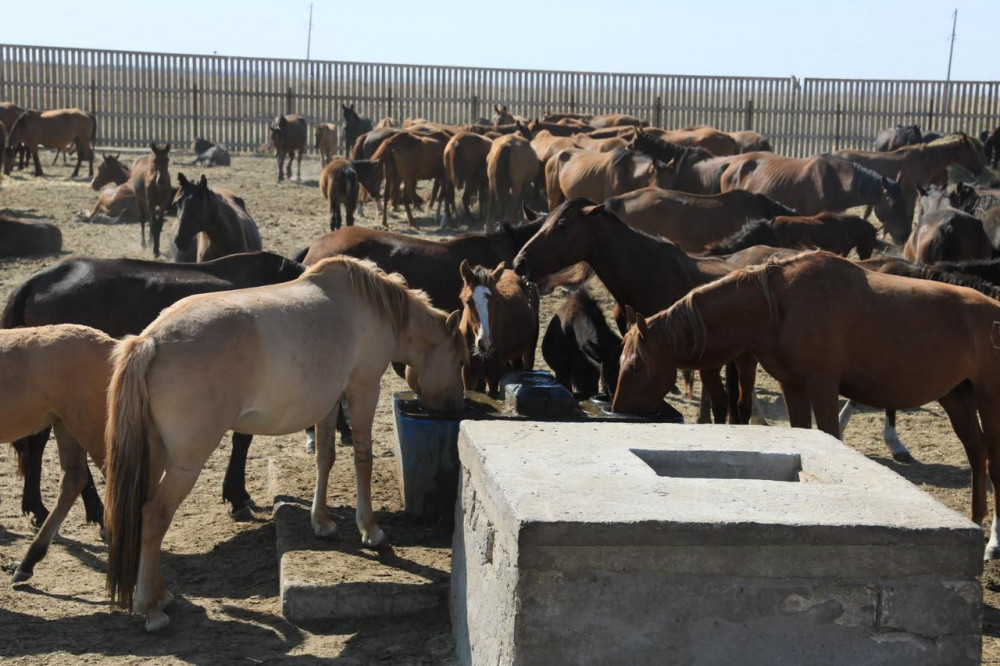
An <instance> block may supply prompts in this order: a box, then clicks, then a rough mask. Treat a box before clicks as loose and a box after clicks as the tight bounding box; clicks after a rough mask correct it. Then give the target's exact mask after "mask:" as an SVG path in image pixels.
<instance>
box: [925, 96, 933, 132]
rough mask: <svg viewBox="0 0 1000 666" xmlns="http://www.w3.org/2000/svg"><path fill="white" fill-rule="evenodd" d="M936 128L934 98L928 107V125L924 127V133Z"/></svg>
mask: <svg viewBox="0 0 1000 666" xmlns="http://www.w3.org/2000/svg"><path fill="white" fill-rule="evenodd" d="M932 127H934V98H933V97H932V98H931V99H930V101H929V102H928V105H927V124H926V125H924V131H925V132H929V131H930V130H931V128H932Z"/></svg>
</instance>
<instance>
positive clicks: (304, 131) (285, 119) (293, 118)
mask: <svg viewBox="0 0 1000 666" xmlns="http://www.w3.org/2000/svg"><path fill="white" fill-rule="evenodd" d="M267 129H268V133H269V136H270V139H271V144H272V145H273V146H274V152H275V153H276V155H277V158H278V182H279V183H280V182H281V181H283V180H284V179H285V175H284V173H283V172H282V167H283V166H284V164H285V156H286V155H287V156H288V177H289V178H291V177H292V161H293V160H295V154H296V153H298V163H297V167H296V171H295V180H302V154H303V153H304V152H305V151H306V137H307V136H309V129H308V128H307V127H306V119H305V118H303V117H302V116H299V115H296V114H294V113H290V114H288V115H284V116H275V117H274V120H272V121H271V123H270V124H269V125H268V126H267Z"/></svg>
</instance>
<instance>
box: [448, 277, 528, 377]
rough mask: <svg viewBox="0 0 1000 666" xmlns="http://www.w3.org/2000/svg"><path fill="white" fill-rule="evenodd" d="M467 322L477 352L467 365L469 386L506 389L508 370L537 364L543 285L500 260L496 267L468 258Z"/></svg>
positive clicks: (464, 290)
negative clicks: (504, 379) (503, 383)
mask: <svg viewBox="0 0 1000 666" xmlns="http://www.w3.org/2000/svg"><path fill="white" fill-rule="evenodd" d="M458 269H459V273H460V274H461V275H462V291H461V293H460V294H459V300H461V301H462V305H463V309H462V322H461V324H460V325H459V328H460V330H461V331H462V335H463V336H464V337H465V340H466V342H467V343H468V344H469V348H470V349H471V351H472V357H471V359H470V363H469V365H467V366H466V367H465V373H464V379H465V388H466V390H476V391H482V390H483V389H484V387H485V388H486V389H488V390H489V393H490V395H494V396H498V395H500V377H501V376H503V374H504V373H506V372H507V371H508V370H534V369H535V347H536V346H538V289H537V287H535V285H534V284H532V283H530V282H525V281H524V280H523V279H522V278H521V277H519V276H518V275H517V274H516V273H515V272H514V271H512V270H506V264H505V263H504V262H502V261H501V262H500V263H499V264H498V265H497V267H496V268H494V269H493V270H490V269H488V268H484V267H483V266H476V267H475V268H473V267H472V266H471V265H470V264H469V262H468V261H466V260H464V259H463V260H462V263H461V264H460V265H459V267H458Z"/></svg>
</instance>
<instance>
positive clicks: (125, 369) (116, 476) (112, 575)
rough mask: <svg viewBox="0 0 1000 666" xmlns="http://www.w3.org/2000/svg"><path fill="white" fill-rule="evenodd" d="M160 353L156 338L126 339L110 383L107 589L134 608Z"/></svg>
mask: <svg viewBox="0 0 1000 666" xmlns="http://www.w3.org/2000/svg"><path fill="white" fill-rule="evenodd" d="M155 356H156V343H155V342H154V340H153V338H151V337H131V338H126V339H124V340H122V341H121V342H119V343H118V344H117V345H116V346H115V350H114V353H113V354H112V362H113V364H114V372H113V374H112V376H111V384H110V386H109V387H108V424H107V432H106V434H105V441H106V442H107V447H108V451H107V462H106V470H105V477H106V479H107V496H106V507H105V510H104V526H105V528H106V530H107V535H108V577H107V589H108V594H109V596H110V597H111V603H112V604H113V605H117V606H120V607H122V608H126V609H127V608H130V607H131V605H132V596H133V594H134V592H135V585H136V580H137V578H138V572H139V552H140V547H141V536H142V505H143V504H144V503H145V501H146V496H147V493H148V488H149V446H150V445H149V440H150V439H151V436H152V439H158V436H157V435H156V433H154V432H152V431H151V429H152V428H153V424H152V416H151V414H150V410H149V385H148V378H149V366H150V364H151V363H152V361H153V358H154V357H155Z"/></svg>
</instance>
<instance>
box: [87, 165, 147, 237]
mask: <svg viewBox="0 0 1000 666" xmlns="http://www.w3.org/2000/svg"><path fill="white" fill-rule="evenodd" d="M103 157H104V159H103V160H102V161H101V163H100V164H99V165H97V173H96V174H94V179H93V180H92V181H90V187H91V188H93V189H94V191H96V192H100V194H99V195H98V197H97V203H96V204H94V209H93V210H92V211H91V212H90V214H89V215H86V214H85V213H80V215H79V216H78V217H77V219H80V220H81V221H83V222H99V223H109V224H117V223H118V222H133V221H137V220H139V219H140V216H139V202H138V199H137V198H136V196H135V190H134V189H132V186H131V185H130V184H129V183H128V181H129V180H130V179H131V177H132V170H131V169H129V168H128V167H126V166H125V165H124V164H122V163H121V161H120V158H121V153H119V154H117V155H110V154H108V153H104V156H103ZM140 159H143V158H140ZM143 239H145V233H144V234H143Z"/></svg>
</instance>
